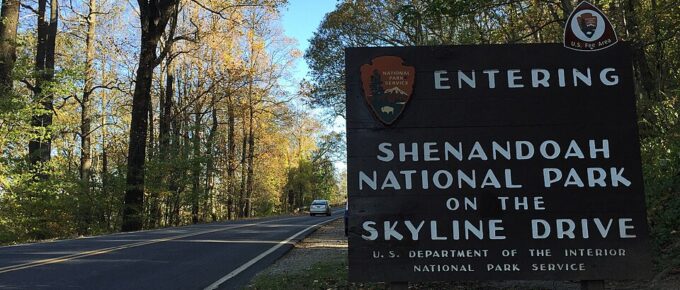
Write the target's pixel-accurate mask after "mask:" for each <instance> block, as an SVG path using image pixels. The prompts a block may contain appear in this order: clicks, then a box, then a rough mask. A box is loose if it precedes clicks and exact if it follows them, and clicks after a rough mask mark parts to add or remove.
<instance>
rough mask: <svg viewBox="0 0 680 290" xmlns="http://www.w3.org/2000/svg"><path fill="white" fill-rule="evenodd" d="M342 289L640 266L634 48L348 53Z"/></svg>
mask: <svg viewBox="0 0 680 290" xmlns="http://www.w3.org/2000/svg"><path fill="white" fill-rule="evenodd" d="M345 56H346V85H347V141H348V191H349V211H350V218H349V228H350V230H349V231H350V234H349V266H350V268H349V276H350V279H351V280H352V281H431V280H444V281H446V280H513V279H540V280H602V279H635V278H641V277H645V276H646V275H647V274H648V271H647V270H648V269H650V265H651V264H650V263H651V262H650V258H649V255H648V245H647V239H648V228H647V224H646V214H645V200H644V194H643V182H642V173H641V166H640V149H639V148H640V146H639V141H638V133H637V124H636V119H637V118H636V112H635V98H634V95H633V76H632V72H631V56H630V48H629V46H628V45H627V44H626V43H621V42H619V43H616V44H615V45H612V46H611V47H608V48H606V49H602V50H598V51H592V52H580V51H577V50H573V49H568V48H565V47H564V46H563V45H561V44H531V45H529V44H527V45H484V46H434V47H391V48H349V49H347V50H346V51H345Z"/></svg>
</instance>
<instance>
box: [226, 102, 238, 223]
mask: <svg viewBox="0 0 680 290" xmlns="http://www.w3.org/2000/svg"><path fill="white" fill-rule="evenodd" d="M227 115H228V116H227V218H228V219H232V211H233V207H234V196H235V193H236V175H235V173H236V143H235V140H234V134H235V132H234V127H235V126H234V123H235V122H236V120H235V117H234V101H233V97H232V95H231V94H229V95H228V96H227Z"/></svg>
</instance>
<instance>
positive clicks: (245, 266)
mask: <svg viewBox="0 0 680 290" xmlns="http://www.w3.org/2000/svg"><path fill="white" fill-rule="evenodd" d="M338 218H340V217H336V218H332V219H329V220H326V221H323V222H320V223H317V224H313V225H311V226H308V227H306V228H305V229H303V230H301V231H299V232H297V233H296V234H294V235H292V236H290V237H289V238H288V239H286V240H285V241H281V242H279V243H278V244H276V245H274V246H273V247H271V248H269V250H266V251H264V252H262V253H261V254H259V255H258V256H257V257H255V258H253V259H252V260H250V261H248V262H246V263H245V264H243V265H241V266H240V267H238V268H236V269H235V270H234V271H231V273H229V274H227V275H225V276H224V277H222V278H220V279H219V280H217V281H215V282H214V283H212V284H210V285H209V286H208V287H205V288H204V289H203V290H213V289H217V287H220V285H222V283H224V282H226V281H227V280H229V279H231V278H234V277H235V276H236V275H238V274H240V273H241V272H243V271H245V270H246V269H248V268H250V266H252V265H253V264H255V263H257V262H258V261H260V260H262V259H263V258H264V257H266V256H267V255H269V254H271V253H272V252H274V251H276V250H277V249H279V248H280V247H282V246H283V245H285V244H287V243H289V242H290V241H291V240H292V239H294V238H296V237H297V236H299V235H301V234H302V233H304V232H306V231H308V230H310V229H311V228H314V227H317V226H320V225H323V224H326V223H329V222H331V221H334V220H336V219H338Z"/></svg>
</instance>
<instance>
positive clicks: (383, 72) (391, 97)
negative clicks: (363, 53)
mask: <svg viewBox="0 0 680 290" xmlns="http://www.w3.org/2000/svg"><path fill="white" fill-rule="evenodd" d="M415 74H416V69H415V68H414V67H412V66H406V65H404V60H403V59H401V58H400V57H397V56H380V57H376V58H374V59H373V60H372V61H371V64H364V65H362V66H361V83H362V88H363V92H364V98H365V99H366V102H367V103H368V105H369V107H371V110H372V111H373V113H374V115H375V116H376V117H377V118H378V120H380V122H382V123H383V124H385V125H391V124H392V123H394V121H396V120H397V118H398V117H399V116H400V115H401V113H402V112H403V111H404V108H405V107H406V104H407V103H408V101H409V99H410V98H411V94H413V83H414V81H415Z"/></svg>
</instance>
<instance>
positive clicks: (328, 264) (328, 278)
mask: <svg viewBox="0 0 680 290" xmlns="http://www.w3.org/2000/svg"><path fill="white" fill-rule="evenodd" d="M350 284H351V283H349V282H348V281H347V260H346V259H332V260H330V261H323V262H317V263H315V264H313V265H312V266H311V267H310V268H309V269H308V270H306V271H302V272H300V273H292V274H290V273H289V274H274V275H258V276H257V277H255V279H254V280H253V281H252V283H251V285H250V286H248V288H249V289H350V287H351V286H352V285H350ZM361 289H376V288H361Z"/></svg>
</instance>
